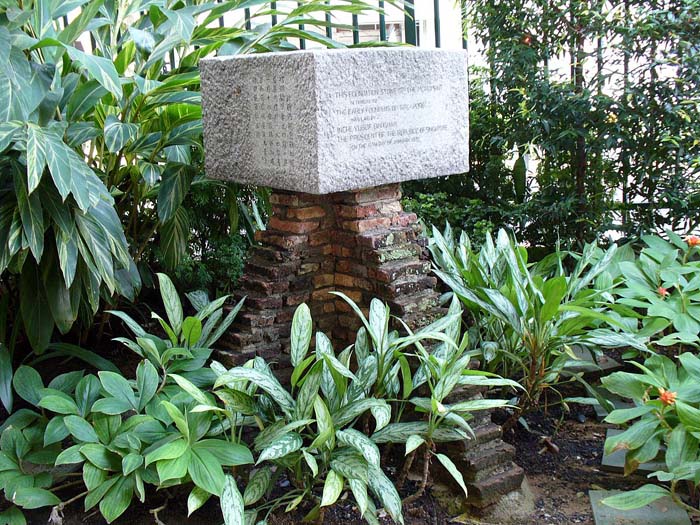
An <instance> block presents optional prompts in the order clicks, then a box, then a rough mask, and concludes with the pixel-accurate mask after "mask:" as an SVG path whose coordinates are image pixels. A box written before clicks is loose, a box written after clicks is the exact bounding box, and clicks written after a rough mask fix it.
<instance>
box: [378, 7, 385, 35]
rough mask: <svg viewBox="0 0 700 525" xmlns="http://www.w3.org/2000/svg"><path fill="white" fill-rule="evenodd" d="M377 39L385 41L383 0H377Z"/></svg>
mask: <svg viewBox="0 0 700 525" xmlns="http://www.w3.org/2000/svg"><path fill="white" fill-rule="evenodd" d="M379 9H381V11H380V13H379V40H381V41H382V42H386V16H385V15H384V0H379Z"/></svg>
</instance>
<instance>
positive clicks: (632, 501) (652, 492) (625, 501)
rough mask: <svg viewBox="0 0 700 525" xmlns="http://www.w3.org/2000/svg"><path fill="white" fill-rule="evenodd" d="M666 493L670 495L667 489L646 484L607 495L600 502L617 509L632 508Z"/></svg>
mask: <svg viewBox="0 0 700 525" xmlns="http://www.w3.org/2000/svg"><path fill="white" fill-rule="evenodd" d="M668 495H670V492H669V491H668V490H667V489H665V488H663V487H659V486H657V485H651V484H647V485H644V486H642V487H640V488H638V489H636V490H632V491H629V492H622V493H620V494H615V495H614V496H608V497H607V498H605V499H603V500H602V501H601V503H602V504H603V505H607V506H608V507H612V508H614V509H618V510H632V509H638V508H640V507H643V506H645V505H648V504H649V503H652V502H654V501H656V500H658V499H661V498H663V497H664V496H668Z"/></svg>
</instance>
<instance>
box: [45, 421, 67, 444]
mask: <svg viewBox="0 0 700 525" xmlns="http://www.w3.org/2000/svg"><path fill="white" fill-rule="evenodd" d="M69 434H70V431H69V430H68V428H67V427H66V425H65V424H64V423H63V416H55V417H54V418H52V419H51V421H49V422H48V424H47V425H46V429H45V430H44V447H48V446H49V445H53V444H54V443H60V442H61V441H63V440H64V439H66V438H67V437H68V435H69Z"/></svg>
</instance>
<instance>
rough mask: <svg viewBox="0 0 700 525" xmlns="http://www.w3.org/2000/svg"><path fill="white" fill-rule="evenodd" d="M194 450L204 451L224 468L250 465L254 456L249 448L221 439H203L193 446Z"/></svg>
mask: <svg viewBox="0 0 700 525" xmlns="http://www.w3.org/2000/svg"><path fill="white" fill-rule="evenodd" d="M192 450H197V451H200V450H204V451H207V452H209V453H210V454H211V455H212V456H214V457H215V458H216V459H217V461H218V462H219V463H220V464H221V465H224V466H227V467H233V466H237V465H249V464H251V463H253V455H252V454H251V453H250V450H248V447H246V446H245V445H242V444H240V443H231V442H229V441H224V440H221V439H203V440H202V441H198V442H197V443H195V444H194V445H192Z"/></svg>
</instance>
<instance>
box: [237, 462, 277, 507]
mask: <svg viewBox="0 0 700 525" xmlns="http://www.w3.org/2000/svg"><path fill="white" fill-rule="evenodd" d="M271 481H272V470H270V468H269V467H263V468H261V469H258V470H256V471H255V472H254V473H253V475H252V476H251V477H250V480H248V484H247V485H246V487H245V491H244V492H243V502H244V503H245V504H246V505H253V504H254V503H257V502H258V501H259V500H260V498H262V497H263V496H264V495H265V492H267V489H268V488H269V487H270V482H271Z"/></svg>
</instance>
